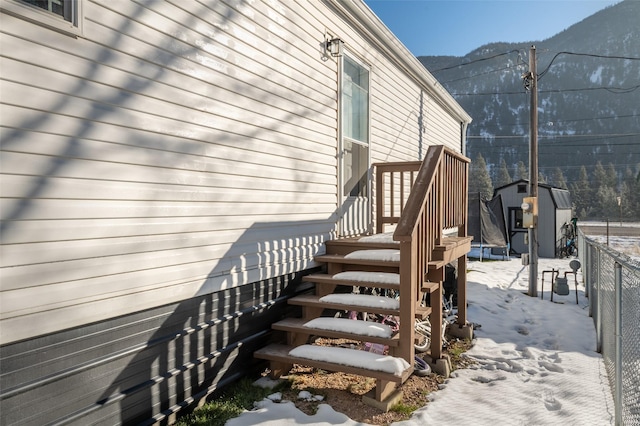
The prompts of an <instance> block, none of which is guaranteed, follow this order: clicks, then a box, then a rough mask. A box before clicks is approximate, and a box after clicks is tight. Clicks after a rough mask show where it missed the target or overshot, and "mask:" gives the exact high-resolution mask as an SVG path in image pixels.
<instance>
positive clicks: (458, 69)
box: [418, 0, 640, 220]
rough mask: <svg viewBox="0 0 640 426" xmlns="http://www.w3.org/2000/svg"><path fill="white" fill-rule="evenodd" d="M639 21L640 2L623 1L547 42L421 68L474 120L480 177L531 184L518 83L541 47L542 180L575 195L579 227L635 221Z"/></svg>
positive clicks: (639, 169) (638, 211) (471, 140)
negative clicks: (588, 222) (589, 222)
mask: <svg viewBox="0 0 640 426" xmlns="http://www.w3.org/2000/svg"><path fill="white" fill-rule="evenodd" d="M638 22H640V2H638V1H633V0H625V1H623V2H621V3H618V4H616V5H614V6H611V7H609V8H607V9H604V10H602V11H600V12H598V13H596V14H594V15H592V16H591V17H589V18H587V19H585V20H583V21H581V22H579V23H577V24H575V25H573V26H571V27H570V28H568V29H566V30H565V31H563V32H561V33H559V34H557V35H556V36H554V37H552V38H549V39H547V40H542V41H528V42H523V43H492V44H489V45H485V46H482V47H480V48H478V49H476V50H474V51H473V52H471V53H469V54H468V55H466V56H464V57H450V56H447V57H444V56H438V57H428V56H424V57H419V58H418V59H419V60H420V61H421V62H422V63H423V64H424V65H425V66H426V67H427V69H429V70H430V71H431V72H432V73H433V74H434V76H435V77H436V78H437V79H438V80H439V81H440V82H441V83H442V84H443V85H444V86H445V87H446V88H447V90H449V92H451V93H452V95H453V96H454V97H455V98H456V99H457V100H458V102H459V103H460V104H461V105H462V106H463V107H464V108H465V109H466V110H467V112H469V114H470V115H471V116H472V117H473V120H474V121H473V123H471V125H470V126H469V129H468V142H467V155H468V156H469V157H470V158H471V159H472V160H474V164H473V167H472V169H473V170H474V173H477V172H478V167H477V165H478V164H481V163H482V161H484V162H486V170H487V172H488V177H489V178H490V179H491V184H492V185H493V187H494V188H495V187H498V186H501V185H504V184H506V183H508V182H509V181H511V180H516V179H519V178H521V177H522V178H528V174H527V171H526V166H527V164H528V146H529V122H530V119H529V117H530V113H529V111H530V108H529V105H530V94H529V92H527V91H526V90H525V87H524V82H523V79H522V75H523V74H524V73H525V72H527V71H528V69H529V67H528V60H529V48H530V47H531V46H532V45H535V46H536V50H537V59H538V61H537V68H538V69H537V71H538V93H539V95H538V96H539V102H538V114H539V120H538V129H539V130H538V131H539V173H540V181H541V182H546V183H549V184H552V185H556V186H560V187H566V188H568V189H570V190H571V192H572V196H573V199H574V203H575V205H576V214H577V215H578V216H579V217H580V218H582V219H586V218H600V219H604V218H606V217H612V218H618V216H619V214H620V212H622V215H623V216H624V217H625V218H627V219H633V220H638V219H640V195H638V194H640V174H639V173H640V25H639V24H638ZM480 156H481V157H482V158H480ZM523 173H524V175H523ZM485 181H486V179H485ZM478 182H481V179H472V183H473V184H474V185H475V184H477V183H478ZM485 185H486V182H485ZM618 197H620V205H619V204H618Z"/></svg>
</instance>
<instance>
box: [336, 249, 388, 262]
mask: <svg viewBox="0 0 640 426" xmlns="http://www.w3.org/2000/svg"><path fill="white" fill-rule="evenodd" d="M344 258H345V259H354V260H355V259H357V260H379V261H382V262H399V261H400V250H393V249H380V250H356V251H353V252H351V253H349V254H347V255H345V256H344Z"/></svg>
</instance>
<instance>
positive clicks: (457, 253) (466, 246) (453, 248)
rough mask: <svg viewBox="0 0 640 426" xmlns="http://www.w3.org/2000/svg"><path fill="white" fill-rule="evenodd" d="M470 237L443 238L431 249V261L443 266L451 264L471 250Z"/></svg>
mask: <svg viewBox="0 0 640 426" xmlns="http://www.w3.org/2000/svg"><path fill="white" fill-rule="evenodd" d="M472 240H473V237H472V236H466V237H444V238H443V239H442V242H441V243H440V244H439V245H437V246H436V247H435V248H434V249H433V260H434V261H442V262H444V263H445V264H447V263H449V262H452V261H454V260H456V259H458V258H460V257H462V256H464V255H465V254H467V253H469V251H470V250H471V241H472Z"/></svg>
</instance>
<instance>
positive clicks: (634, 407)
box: [578, 230, 640, 426]
mask: <svg viewBox="0 0 640 426" xmlns="http://www.w3.org/2000/svg"><path fill="white" fill-rule="evenodd" d="M578 254H579V257H580V261H581V262H582V265H583V266H582V270H583V277H584V280H585V287H586V291H587V296H588V297H589V313H590V315H591V316H592V317H593V321H594V323H595V326H596V335H597V339H598V351H599V352H600V353H602V357H603V358H604V363H605V366H606V369H607V374H608V376H609V384H610V386H611V390H612V393H613V396H614V401H615V424H616V425H634V426H640V262H638V261H636V260H633V259H631V258H630V257H628V256H626V255H624V254H623V253H620V252H617V251H615V250H613V249H611V248H610V247H608V246H606V245H604V244H601V243H598V242H596V241H595V240H594V239H590V238H589V237H588V236H585V235H584V233H583V232H582V230H579V237H578Z"/></svg>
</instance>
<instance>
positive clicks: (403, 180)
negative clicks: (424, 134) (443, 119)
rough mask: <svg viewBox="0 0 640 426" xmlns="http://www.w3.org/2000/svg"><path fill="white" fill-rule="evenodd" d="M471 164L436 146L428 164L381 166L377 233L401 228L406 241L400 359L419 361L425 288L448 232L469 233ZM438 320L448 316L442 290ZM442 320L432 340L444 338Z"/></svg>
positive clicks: (437, 348) (435, 345) (435, 349)
mask: <svg viewBox="0 0 640 426" xmlns="http://www.w3.org/2000/svg"><path fill="white" fill-rule="evenodd" d="M468 167H469V159H468V158H466V157H464V156H462V155H461V154H459V153H456V152H454V151H452V150H450V149H447V148H445V147H444V146H432V147H430V148H429V150H428V151H427V155H426V156H425V158H424V160H423V161H422V162H403V163H385V164H380V165H376V229H377V232H383V231H384V228H385V226H386V225H393V224H396V229H395V231H394V234H393V239H394V240H395V241H399V242H400V261H401V264H400V294H401V295H413V296H412V297H401V298H400V312H401V313H400V324H411V325H412V326H411V327H402V328H401V332H400V345H399V355H400V356H401V357H403V358H405V359H407V360H412V359H413V356H414V346H413V342H414V332H413V323H414V321H415V315H416V307H417V306H418V305H419V303H420V301H421V300H422V296H423V292H422V287H423V283H424V281H425V280H426V277H427V274H428V272H429V263H430V262H431V261H432V256H433V250H434V248H435V246H436V245H438V244H440V243H441V241H442V238H443V230H445V229H450V228H455V227H457V228H458V235H459V236H466V232H467V224H466V217H467V203H468V200H467V187H468V182H467V176H468ZM431 308H432V312H433V314H432V318H441V317H442V286H440V288H438V289H436V290H435V291H434V292H433V293H432V294H431ZM441 327H442V323H441V321H432V332H431V335H432V336H437V337H440V336H441V335H442V328H441ZM431 348H432V349H431V356H432V358H434V359H437V358H440V357H441V348H442V342H441V341H440V342H438V341H437V339H432V345H431Z"/></svg>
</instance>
